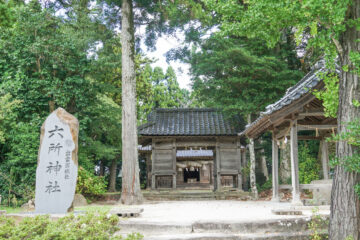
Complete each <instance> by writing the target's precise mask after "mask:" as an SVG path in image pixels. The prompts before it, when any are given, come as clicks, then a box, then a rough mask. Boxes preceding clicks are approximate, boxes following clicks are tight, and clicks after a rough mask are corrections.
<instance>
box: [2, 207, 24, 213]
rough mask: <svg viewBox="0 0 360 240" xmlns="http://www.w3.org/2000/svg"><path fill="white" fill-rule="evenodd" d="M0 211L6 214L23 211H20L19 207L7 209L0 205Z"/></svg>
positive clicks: (22, 210) (21, 210)
mask: <svg viewBox="0 0 360 240" xmlns="http://www.w3.org/2000/svg"><path fill="white" fill-rule="evenodd" d="M0 210H5V211H6V213H20V212H24V209H22V208H21V207H7V206H3V205H0Z"/></svg>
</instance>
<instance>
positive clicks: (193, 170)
mask: <svg viewBox="0 0 360 240" xmlns="http://www.w3.org/2000/svg"><path fill="white" fill-rule="evenodd" d="M240 125H241V122H239V121H232V120H230V119H227V118H225V117H224V115H223V114H222V112H221V111H219V110H216V109H208V108H173V109H156V110H154V111H153V112H152V113H151V114H150V115H149V116H148V121H147V123H146V124H144V125H141V126H140V127H139V129H138V131H139V144H141V147H140V148H139V153H140V154H143V155H144V156H145V158H146V163H147V185H148V187H149V186H151V189H160V188H173V189H179V188H180V189H192V188H196V189H199V188H200V189H213V190H220V189H221V188H222V187H233V188H240V189H241V188H242V174H241V171H242V167H243V163H242V161H241V151H242V147H241V144H240V136H238V132H239V127H240Z"/></svg>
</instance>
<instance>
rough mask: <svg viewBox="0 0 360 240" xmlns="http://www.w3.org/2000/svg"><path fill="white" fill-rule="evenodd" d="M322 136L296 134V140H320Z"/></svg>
mask: <svg viewBox="0 0 360 240" xmlns="http://www.w3.org/2000/svg"><path fill="white" fill-rule="evenodd" d="M322 139H323V137H322V136H318V137H317V136H298V140H322Z"/></svg>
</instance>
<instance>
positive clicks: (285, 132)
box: [239, 62, 337, 204]
mask: <svg viewBox="0 0 360 240" xmlns="http://www.w3.org/2000/svg"><path fill="white" fill-rule="evenodd" d="M320 72H327V70H326V69H325V67H324V65H323V64H322V63H321V62H319V63H317V64H316V65H315V66H314V68H313V70H312V71H310V72H309V73H308V74H307V75H306V76H305V77H304V78H303V79H301V80H300V81H299V82H298V83H297V84H296V85H295V86H293V87H291V88H289V89H288V90H287V92H286V94H285V95H284V96H283V97H282V98H281V99H280V100H278V101H277V102H275V103H274V104H271V105H269V106H267V107H266V111H265V112H262V113H261V114H260V117H259V118H258V119H256V120H255V121H254V122H253V123H251V124H250V125H248V126H246V128H245V130H244V131H243V132H242V133H240V134H239V135H240V136H243V135H246V136H247V137H249V138H257V137H259V136H260V135H261V134H262V133H264V132H266V131H271V132H272V183H273V197H272V200H274V201H279V173H278V166H279V145H280V142H281V141H288V140H289V141H290V151H291V182H292V187H291V188H292V195H293V200H292V203H293V204H302V203H301V201H300V184H299V167H298V140H309V139H318V140H320V141H322V144H321V146H322V167H323V176H324V179H328V178H329V166H328V161H329V155H328V145H327V142H326V141H325V139H324V138H325V137H327V136H330V135H331V133H334V132H335V131H336V128H337V120H336V119H335V118H329V117H325V116H324V108H323V104H322V102H321V101H320V100H319V99H317V98H316V97H315V95H314V94H313V90H321V89H323V88H324V83H323V81H322V80H321V79H320V78H319V77H318V74H319V73H320ZM299 131H315V132H316V134H315V136H298V132H299Z"/></svg>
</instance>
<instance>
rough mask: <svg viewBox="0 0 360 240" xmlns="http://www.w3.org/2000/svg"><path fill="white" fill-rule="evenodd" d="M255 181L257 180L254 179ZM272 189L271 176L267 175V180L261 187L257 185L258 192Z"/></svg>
mask: <svg viewBox="0 0 360 240" xmlns="http://www.w3.org/2000/svg"><path fill="white" fill-rule="evenodd" d="M256 180H257V179H256ZM271 188H272V176H271V175H269V180H267V181H266V182H264V183H263V184H262V185H257V189H258V191H259V192H262V191H266V190H269V189H271Z"/></svg>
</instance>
